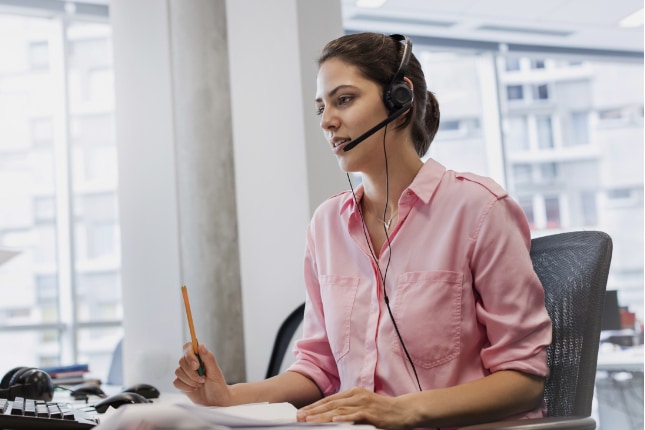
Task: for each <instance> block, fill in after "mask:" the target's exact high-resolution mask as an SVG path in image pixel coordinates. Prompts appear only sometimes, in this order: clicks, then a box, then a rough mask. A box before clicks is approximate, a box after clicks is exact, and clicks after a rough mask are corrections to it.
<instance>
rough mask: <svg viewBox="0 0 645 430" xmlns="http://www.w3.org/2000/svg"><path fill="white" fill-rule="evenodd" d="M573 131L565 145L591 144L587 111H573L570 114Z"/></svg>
mask: <svg viewBox="0 0 645 430" xmlns="http://www.w3.org/2000/svg"><path fill="white" fill-rule="evenodd" d="M570 121H571V122H570V124H571V128H570V130H571V133H570V136H569V139H567V140H565V141H564V146H580V145H588V144H589V114H588V113H587V112H572V113H571V116H570Z"/></svg>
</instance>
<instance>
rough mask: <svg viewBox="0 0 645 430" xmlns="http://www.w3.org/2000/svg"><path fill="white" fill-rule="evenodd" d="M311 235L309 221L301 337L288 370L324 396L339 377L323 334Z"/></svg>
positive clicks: (336, 387)
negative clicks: (307, 379)
mask: <svg viewBox="0 0 645 430" xmlns="http://www.w3.org/2000/svg"><path fill="white" fill-rule="evenodd" d="M313 236H314V235H313V233H312V226H311V225H310V226H309V229H308V231H307V247H306V251H305V262H304V271H305V273H304V275H305V285H306V289H307V291H306V293H307V294H306V301H305V315H304V319H303V331H302V338H301V339H300V340H298V341H297V342H296V344H295V347H294V352H295V355H296V361H295V362H294V363H293V364H292V365H291V366H290V367H289V368H288V370H290V371H293V372H298V373H300V374H302V375H304V376H306V377H308V378H309V379H311V380H312V381H314V383H315V384H316V385H317V386H318V388H319V389H320V391H321V392H322V393H323V395H324V396H328V395H330V394H333V393H336V392H338V390H339V389H340V377H339V375H338V368H337V366H336V361H335V359H334V356H333V354H332V351H331V348H330V346H329V340H328V338H327V328H326V326H325V319H324V312H323V305H322V299H321V297H320V284H319V282H318V274H317V270H316V263H315V257H314V255H313V252H314V251H313V250H314V249H315V246H314V237H313Z"/></svg>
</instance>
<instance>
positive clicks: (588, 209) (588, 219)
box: [580, 191, 598, 227]
mask: <svg viewBox="0 0 645 430" xmlns="http://www.w3.org/2000/svg"><path fill="white" fill-rule="evenodd" d="M580 207H581V213H582V217H583V225H585V226H588V227H594V226H596V225H597V224H598V203H597V201H596V193H595V192H594V191H583V192H582V193H581V194H580Z"/></svg>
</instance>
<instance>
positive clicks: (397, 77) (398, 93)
mask: <svg viewBox="0 0 645 430" xmlns="http://www.w3.org/2000/svg"><path fill="white" fill-rule="evenodd" d="M390 37H391V38H392V39H394V40H396V41H404V42H405V45H404V48H403V55H402V56H401V64H400V65H399V69H398V70H397V71H396V73H395V74H394V77H393V78H392V81H391V82H390V84H389V85H388V86H387V88H386V89H385V91H384V92H383V101H384V102H385V106H386V107H387V110H388V112H389V113H390V114H391V113H393V112H396V111H398V110H399V109H401V108H405V109H406V110H407V109H409V108H410V107H412V101H413V100H414V94H413V93H412V88H410V86H409V85H408V84H406V83H405V82H404V81H403V78H404V77H405V74H406V72H407V71H408V63H409V62H410V56H411V55H412V40H410V38H409V37H408V36H404V35H402V34H391V35H390Z"/></svg>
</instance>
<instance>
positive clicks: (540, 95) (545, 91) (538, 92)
mask: <svg viewBox="0 0 645 430" xmlns="http://www.w3.org/2000/svg"><path fill="white" fill-rule="evenodd" d="M531 89H532V90H533V100H548V99H549V88H548V87H547V85H546V84H541V85H533V86H531Z"/></svg>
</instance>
